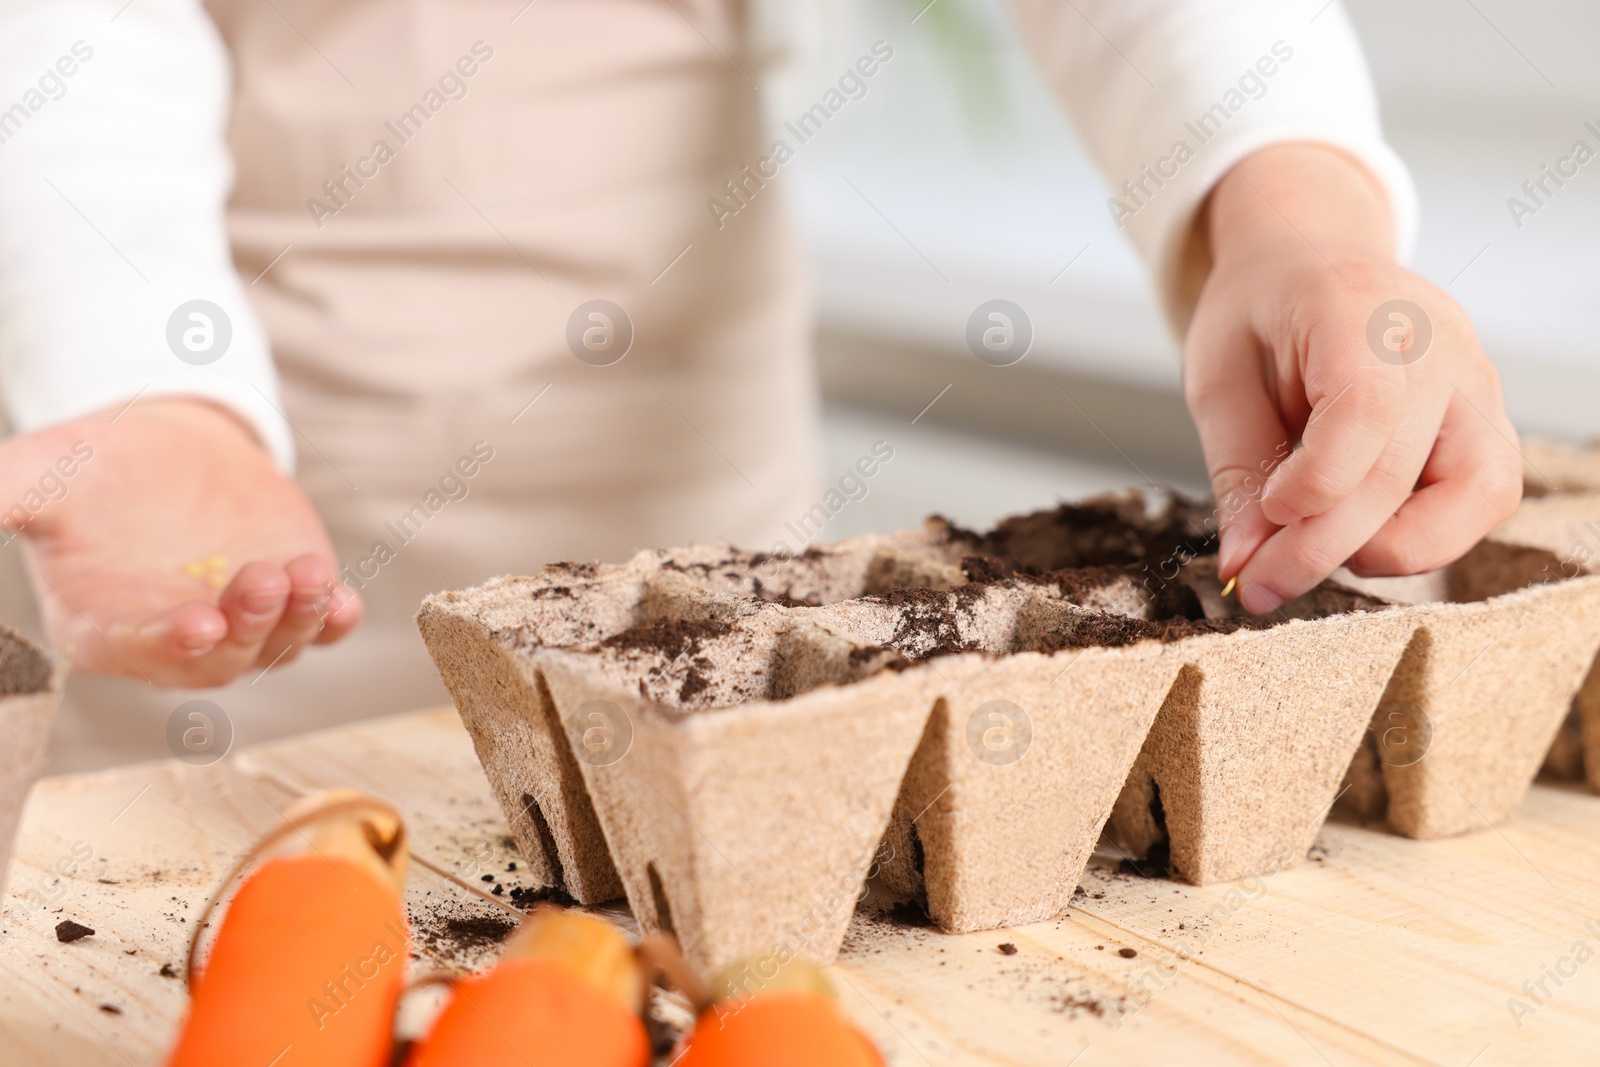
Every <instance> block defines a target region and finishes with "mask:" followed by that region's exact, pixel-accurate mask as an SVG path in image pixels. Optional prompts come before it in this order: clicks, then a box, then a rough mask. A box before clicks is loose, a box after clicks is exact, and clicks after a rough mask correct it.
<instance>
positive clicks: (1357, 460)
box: [1261, 346, 1406, 526]
mask: <svg viewBox="0 0 1600 1067" xmlns="http://www.w3.org/2000/svg"><path fill="white" fill-rule="evenodd" d="M1326 362H1327V363H1328V364H1329V365H1330V366H1329V367H1328V369H1326V370H1319V372H1318V374H1317V375H1316V377H1317V378H1319V379H1322V380H1324V381H1327V382H1329V383H1330V385H1329V386H1328V387H1327V388H1326V389H1322V390H1321V391H1320V393H1319V394H1316V395H1313V396H1312V397H1311V398H1310V399H1311V400H1312V402H1313V407H1312V412H1311V417H1310V418H1309V419H1307V420H1306V425H1305V429H1304V430H1303V431H1301V435H1300V439H1301V446H1302V447H1300V448H1299V449H1297V450H1296V451H1295V454H1294V455H1293V456H1291V457H1290V458H1289V459H1288V460H1286V461H1285V462H1284V464H1283V466H1282V467H1280V468H1279V469H1278V470H1277V471H1276V472H1275V473H1274V474H1273V476H1272V481H1271V483H1270V484H1268V486H1267V491H1266V493H1265V495H1264V496H1263V497H1262V501H1261V510H1262V513H1263V514H1264V515H1266V517H1267V518H1268V519H1270V520H1271V521H1273V522H1275V523H1277V524H1278V525H1280V526H1287V525H1289V524H1290V523H1292V522H1295V521H1297V520H1299V519H1304V518H1309V517H1311V516H1313V515H1321V514H1322V513H1323V512H1325V511H1327V510H1328V509H1329V508H1332V507H1333V506H1334V505H1336V504H1338V503H1339V502H1340V501H1342V500H1344V499H1346V498H1347V497H1349V496H1350V494H1352V493H1354V492H1355V491H1356V488H1357V487H1358V486H1359V485H1361V483H1362V481H1363V480H1365V478H1366V477H1367V474H1368V472H1370V471H1371V470H1372V468H1373V465H1374V464H1376V463H1377V462H1378V458H1379V457H1380V456H1382V455H1383V453H1384V450H1385V449H1386V448H1388V446H1389V441H1390V440H1391V439H1392V438H1393V437H1394V433H1395V430H1396V429H1397V428H1398V427H1399V425H1400V420H1401V419H1402V417H1404V415H1405V385H1406V382H1405V373H1406V372H1405V371H1404V369H1402V368H1400V367H1395V366H1391V365H1389V364H1386V363H1383V362H1381V361H1379V360H1377V359H1375V358H1373V356H1372V354H1371V353H1370V352H1368V351H1366V349H1365V347H1364V346H1363V347H1362V348H1361V349H1360V351H1358V352H1357V351H1352V352H1347V353H1341V355H1340V356H1339V357H1338V358H1334V359H1331V360H1328V361H1326ZM1340 382H1342V383H1343V384H1338V383H1340ZM1335 385H1337V388H1335V387H1334V386H1335ZM1307 388H1308V389H1315V388H1316V387H1315V386H1313V384H1312V383H1311V382H1309V381H1308V382H1307Z"/></svg>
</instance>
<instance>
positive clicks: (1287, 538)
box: [1239, 432, 1433, 615]
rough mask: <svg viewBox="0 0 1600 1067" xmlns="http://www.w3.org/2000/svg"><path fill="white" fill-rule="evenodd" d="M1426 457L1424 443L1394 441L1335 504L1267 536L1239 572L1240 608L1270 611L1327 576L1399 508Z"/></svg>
mask: <svg viewBox="0 0 1600 1067" xmlns="http://www.w3.org/2000/svg"><path fill="white" fill-rule="evenodd" d="M1412 436H1413V437H1417V436H1420V435H1417V434H1413V435H1412ZM1432 438H1433V434H1432V433H1431V432H1430V433H1428V434H1427V435H1426V441H1431V440H1432ZM1427 458H1428V450H1427V444H1426V443H1418V442H1417V441H1416V440H1404V439H1397V441H1396V443H1395V444H1394V445H1393V446H1391V448H1390V450H1389V451H1388V452H1387V453H1385V454H1384V456H1383V457H1382V458H1380V459H1379V461H1378V463H1376V464H1374V466H1373V468H1372V470H1371V471H1369V472H1368V474H1367V478H1366V480H1364V481H1363V482H1362V483H1361V485H1360V486H1359V487H1357V489H1356V491H1355V492H1353V493H1351V494H1350V496H1348V497H1346V498H1345V499H1344V500H1343V501H1342V502H1341V503H1339V504H1336V505H1334V506H1333V507H1332V508H1330V509H1329V510H1327V511H1325V512H1323V513H1322V514H1320V515H1313V516H1311V517H1310V518H1307V519H1301V520H1300V521H1298V522H1296V523H1293V524H1291V525H1289V526H1286V527H1284V528H1283V529H1281V530H1279V531H1278V532H1277V533H1275V534H1273V535H1272V536H1271V537H1270V538H1269V539H1268V540H1267V542H1266V543H1265V544H1263V545H1262V546H1261V548H1260V549H1259V550H1258V551H1257V552H1256V554H1255V555H1254V556H1253V557H1251V559H1250V562H1249V563H1247V564H1246V565H1245V568H1244V570H1243V571H1241V572H1240V574H1239V602H1240V604H1242V605H1243V606H1244V607H1245V609H1246V610H1248V611H1252V612H1255V613H1256V614H1258V615H1260V614H1266V613H1267V612H1271V611H1276V610H1277V609H1278V608H1279V607H1280V606H1281V605H1282V604H1283V602H1284V601H1286V600H1291V599H1293V598H1294V597H1297V596H1299V595H1300V594H1302V593H1304V592H1306V591H1307V590H1309V589H1311V588H1313V587H1314V586H1315V585H1316V584H1317V583H1318V582H1320V581H1322V580H1323V579H1324V578H1326V577H1328V575H1330V574H1332V573H1333V571H1334V569H1335V568H1336V567H1338V566H1339V565H1340V564H1342V563H1343V562H1344V561H1345V560H1347V559H1349V558H1350V557H1351V556H1352V555H1354V554H1355V553H1356V551H1357V550H1358V549H1360V548H1361V546H1362V545H1364V544H1366V543H1367V541H1368V540H1370V539H1371V537H1372V535H1373V534H1374V533H1376V532H1377V530H1378V529H1379V528H1381V527H1382V526H1383V524H1384V523H1385V522H1387V521H1388V520H1389V518H1390V517H1391V516H1393V515H1394V513H1395V512H1396V511H1397V510H1398V509H1399V508H1400V505H1401V504H1402V503H1403V502H1404V501H1405V499H1406V498H1407V496H1409V495H1410V493H1411V491H1412V489H1413V487H1414V486H1415V485H1416V480H1417V477H1418V475H1419V474H1420V473H1421V471H1422V468H1423V465H1424V463H1425V462H1426V461H1427Z"/></svg>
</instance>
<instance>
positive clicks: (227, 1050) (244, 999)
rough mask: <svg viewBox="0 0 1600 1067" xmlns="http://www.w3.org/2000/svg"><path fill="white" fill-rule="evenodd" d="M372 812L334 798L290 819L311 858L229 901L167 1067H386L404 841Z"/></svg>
mask: <svg viewBox="0 0 1600 1067" xmlns="http://www.w3.org/2000/svg"><path fill="white" fill-rule="evenodd" d="M374 803H375V802H369V801H366V800H365V798H351V797H350V796H349V795H348V794H339V795H336V796H333V797H328V796H319V797H317V798H313V799H312V800H311V801H310V802H309V803H308V804H305V805H296V807H295V808H292V809H291V811H290V819H289V824H290V826H291V827H292V829H293V831H294V832H296V833H304V834H305V835H307V837H308V839H309V842H310V844H311V845H312V847H313V850H312V851H310V852H307V853H305V854H303V855H292V856H278V857H275V858H273V859H269V860H267V861H266V862H265V863H263V864H261V866H260V867H258V868H256V870H255V871H254V872H253V873H252V874H251V875H250V876H249V878H247V879H246V880H245V882H244V884H243V885H242V886H241V887H240V889H239V891H238V893H237V894H236V895H235V896H234V899H233V902H232V903H231V904H230V906H229V907H228V911H227V914H226V915H225V916H224V918H223V922H222V928H221V930H220V932H219V933H218V934H217V938H216V942H215V944H214V946H213V947H212V950H211V954H210V957H209V959H208V960H207V961H206V964H205V967H204V970H203V972H202V973H201V974H200V975H199V977H198V978H197V979H194V980H193V981H192V983H191V985H192V989H193V1000H192V1003H191V1005H190V1010H189V1017H188V1019H187V1020H186V1022H185V1024H184V1028H183V1032H182V1034H181V1035H180V1036H179V1038H178V1046H177V1048H176V1049H175V1050H174V1051H173V1054H172V1058H171V1060H169V1061H168V1063H169V1067H217V1065H219V1064H259V1065H261V1067H267V1065H269V1064H270V1065H272V1067H386V1065H387V1064H388V1063H389V1062H390V1061H391V1059H392V1057H393V1018H394V1010H395V1005H396V1003H397V1002H398V1000H399V997H400V992H401V990H402V988H403V987H404V983H405V970H406V957H407V953H408V934H407V930H406V920H405V913H404V910H403V907H402V904H401V900H400V891H399V887H400V885H401V884H402V883H403V881H404V877H405V876H404V868H405V849H404V829H403V827H402V826H401V825H400V822H399V817H398V816H397V815H395V814H394V813H393V812H392V810H391V809H388V808H387V807H386V806H381V807H374V806H372V805H373V804H374ZM308 813H309V814H308ZM318 819H320V820H321V821H320V822H317V821H316V820H318ZM287 836H288V834H287V833H283V832H280V833H279V834H277V835H274V838H272V839H269V842H268V843H271V842H272V841H273V840H282V839H283V838H285V837H287ZM262 847H263V846H258V848H257V850H256V851H260V850H261V849H262ZM230 881H231V879H230ZM224 888H226V886H224ZM220 892H221V890H219V894H220ZM207 910H208V911H209V908H208V909H207ZM202 920H203V917H202ZM199 933H200V931H199V930H198V929H197V930H196V940H198V937H199ZM192 969H193V958H192V950H191V970H192Z"/></svg>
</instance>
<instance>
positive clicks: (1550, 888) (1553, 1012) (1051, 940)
mask: <svg viewBox="0 0 1600 1067" xmlns="http://www.w3.org/2000/svg"><path fill="white" fill-rule="evenodd" d="M334 785H339V786H347V787H351V788H356V789H361V790H365V791H367V792H371V793H374V794H376V795H378V796H382V797H384V798H386V799H388V800H389V801H391V802H392V803H394V804H396V805H397V806H398V807H399V808H400V809H401V810H402V811H404V812H405V814H406V816H407V818H408V819H409V821H410V825H411V829H412V835H413V856H414V865H413V875H412V878H411V882H410V886H409V891H408V898H409V899H408V905H409V908H410V911H411V914H412V918H413V922H414V924H415V928H416V931H417V934H416V951H417V955H418V960H417V961H416V962H415V966H416V967H417V968H418V969H419V970H427V969H434V968H438V969H459V968H471V967H476V966H481V965H483V964H485V963H487V962H488V961H489V960H491V959H492V958H493V956H494V953H495V951H496V945H497V940H498V938H499V937H500V936H503V934H504V932H505V931H507V930H509V928H510V924H511V923H513V922H514V921H515V917H514V916H515V911H514V909H513V908H512V907H511V905H510V903H509V901H510V900H512V899H513V898H515V899H517V900H519V901H522V902H526V900H527V899H528V898H527V896H526V894H527V893H529V892H530V891H531V889H532V888H533V887H531V886H528V885H526V884H525V883H523V882H522V881H520V880H519V868H520V866H521V865H520V864H519V862H518V860H519V858H518V856H517V855H516V852H515V846H514V845H513V844H512V842H511V839H510V838H509V836H508V835H507V832H506V827H505V823H504V820H503V818H502V816H501V813H500V811H499V808H498V807H497V806H496V804H495V802H494V800H493V798H492V797H491V795H490V792H489V787H488V784H487V782H486V781H485V780H484V778H483V774H482V772H481V771H480V770H479V768H478V765H477V761H476V759H475V757H474V756H473V753H472V748H471V745H470V743H469V742H468V740H467V737H466V734H465V733H464V732H463V731H462V730H461V728H460V726H459V724H458V722H457V721H456V718H455V714H454V712H453V711H451V710H449V709H443V710H435V711H424V712H417V713H414V714H410V715H404V716H397V717H393V718H388V719H379V720H373V721H370V722H366V723H362V724H359V725H356V726H351V727H345V728H341V729H337V730H330V731H326V732H323V733H317V734H311V735H306V736H303V737H298V738H293V739H290V740H287V741H282V742H278V743H276V744H272V745H268V746H265V747H261V748H256V749H252V750H248V751H245V752H241V753H238V754H235V755H234V756H232V757H230V758H228V759H225V760H223V761H221V762H219V763H216V764H214V765H212V766H207V767H195V766H189V765H186V764H183V763H179V762H177V761H171V762H161V763H150V764H138V765H133V766H128V767H122V768H117V769H115V770H111V771H105V772H102V773H98V774H88V775H71V776H63V777H58V778H51V779H46V780H44V781H42V782H40V783H39V785H38V786H37V787H36V789H35V791H34V793H33V796H32V799H31V801H30V803H29V807H28V810H27V814H26V817H25V820H24V824H23V828H22V832H21V835H20V838H19V842H18V850H17V858H16V861H15V863H14V865H13V870H12V873H11V879H10V883H9V885H8V886H7V893H6V896H5V899H4V908H3V911H0V1043H3V1044H0V1062H3V1063H5V1064H8V1065H16V1067H31V1065H34V1064H51V1065H55V1064H71V1065H75V1067H76V1065H82V1067H100V1065H107V1067H113V1065H121V1067H144V1065H154V1064H158V1063H160V1062H161V1059H162V1056H163V1054H164V1052H165V1050H166V1048H167V1046H168V1044H169V1042H170V1041H171V1039H172V1036H173V1034H174V1030H175V1027H176V1026H177V1024H178V1022H179V1021H180V1019H181V1018H182V1013H183V1010H184V1003H185V994H184V989H183V983H182V980H181V978H179V977H169V976H168V975H181V974H182V971H183V966H184V956H185V952H186V949H187V945H188V940H189V936H190V932H191V923H192V922H193V921H194V917H195V915H196V913H197V912H198V911H199V909H200V908H201V907H202V906H203V904H204V902H205V899H206V897H207V896H208V894H209V893H210V891H211V889H212V888H213V886H214V885H215V883H216V882H217V881H218V880H219V879H220V878H222V877H223V875H224V874H225V873H226V872H227V870H228V868H229V867H230V866H231V865H232V863H233V862H234V861H235V859H237V857H238V856H239V855H240V854H241V853H242V852H243V851H244V850H245V849H246V848H247V847H248V846H249V844H250V842H251V841H252V840H253V839H254V838H255V837H256V836H257V835H259V834H260V833H262V832H263V831H265V830H267V829H269V828H270V827H272V826H273V825H274V824H275V823H276V822H277V821H278V819H279V813H280V812H281V810H282V808H283V807H284V806H285V805H286V804H287V803H288V802H289V801H290V800H291V799H292V798H293V797H295V796H296V795H298V794H300V793H303V792H306V791H308V790H312V789H316V788H320V787H324V786H334ZM1126 866H1127V865H1126V864H1119V863H1117V862H1116V858H1115V857H1114V856H1112V857H1097V858H1096V860H1095V861H1094V863H1093V865H1092V866H1091V868H1090V870H1089V871H1088V873H1087V874H1086V875H1085V876H1084V879H1083V882H1082V885H1081V887H1080V888H1081V891H1080V893H1079V895H1078V896H1077V897H1076V898H1075V902H1074V907H1073V908H1072V909H1071V910H1070V911H1069V912H1067V913H1066V914H1065V915H1062V916H1060V917H1058V918H1057V919H1054V920H1051V921H1048V922H1043V923H1036V924H1033V925H1030V926H1025V927H1019V928H1016V929H1010V930H997V931H989V932H986V933H981V934H968V935H961V936H946V935H943V934H940V933H938V932H937V931H935V930H933V929H930V928H927V927H925V926H920V925H916V923H915V921H914V920H910V921H908V920H906V919H904V918H901V917H898V916H900V915H901V914H902V913H904V912H905V911H906V910H907V909H905V908H903V907H902V908H900V909H898V910H890V909H889V907H888V905H889V904H890V903H891V902H889V901H884V900H881V899H880V898H879V894H878V893H877V892H876V891H874V892H873V893H871V894H869V895H868V897H867V899H866V900H865V901H864V902H863V905H862V906H861V907H860V908H859V909H858V911H857V915H856V917H855V919H854V921H853V923H852V926H851V929H850V933H849V936H848V938H847V940H846V944H845V951H844V953H843V955H842V957H841V959H840V961H839V963H838V964H837V965H836V966H835V967H834V968H832V972H831V973H832V976H833V978H834V981H835V984H836V985H837V987H838V989H839V991H840V995H841V998H842V999H843V1001H844V1002H845V1004H846V1005H847V1006H848V1007H849V1009H850V1011H851V1012H852V1013H853V1014H854V1016H855V1017H856V1018H857V1019H858V1020H859V1021H860V1022H861V1024H862V1025H863V1026H864V1027H865V1028H866V1029H867V1030H869V1031H870V1032H871V1033H872V1034H873V1035H874V1036H875V1037H876V1038H877V1040H878V1041H879V1043H880V1045H881V1046H882V1048H883V1049H884V1052H885V1055H886V1057H887V1059H888V1060H889V1062H890V1063H891V1064H893V1065H895V1067H916V1065H923V1064H926V1065H929V1067H945V1065H957V1064H960V1065H969V1064H970V1065H978V1064H984V1065H1019V1067H1020V1065H1027V1067H1036V1065H1037V1067H1045V1065H1050V1067H1067V1065H1081V1067H1095V1065H1097V1064H1163V1065H1165V1064H1172V1063H1182V1064H1184V1065H1185V1067H1204V1065H1210V1064H1263V1065H1265V1064H1285V1065H1288V1064H1307V1065H1317V1064H1332V1065H1339V1067H1343V1065H1345V1064H1351V1065H1356V1064H1438V1065H1442V1067H1468V1065H1469V1064H1470V1065H1472V1067H1495V1065H1503V1064H1557V1063H1585V1062H1595V1060H1596V1058H1597V1057H1600V1052H1597V1051H1596V1050H1597V1049H1600V963H1596V956H1597V955H1600V797H1595V796H1591V795H1589V794H1588V793H1586V792H1583V791H1581V790H1580V789H1578V788H1576V787H1566V786H1552V785H1545V784H1542V783H1541V784H1540V785H1537V786H1535V788H1534V789H1533V791H1532V793H1531V795H1530V796H1529V798H1528V800H1527V802H1526V803H1525V804H1524V805H1523V808H1522V810H1521V812H1520V813H1519V814H1518V816H1517V818H1516V819H1515V820H1513V821H1512V822H1511V823H1510V824H1508V825H1506V826H1505V827H1502V828H1500V829H1494V828H1491V827H1489V826H1488V825H1487V824H1485V826H1484V828H1483V829H1482V830H1481V831H1478V832H1474V833H1469V834H1467V835H1465V836H1461V837H1456V838H1450V839H1446V840H1440V841H1425V842H1419V841H1410V840H1406V839H1403V838H1400V837H1396V836H1393V835H1391V834H1389V833H1387V832H1386V831H1385V830H1383V828H1382V827H1378V826H1374V827H1362V826H1360V825H1357V824H1356V823H1354V822H1352V821H1349V820H1343V819H1341V818H1340V817H1338V816H1336V817H1335V818H1334V820H1333V821H1331V822H1330V823H1329V824H1328V825H1327V826H1326V827H1325V828H1324V829H1323V830H1322V833H1321V835H1320V837H1319V838H1318V841H1317V845H1316V846H1315V848H1314V849H1313V850H1312V855H1311V858H1310V859H1309V860H1308V861H1307V862H1305V863H1302V864H1300V865H1299V866H1297V867H1293V868H1290V869H1287V870H1282V871H1279V872H1277V873H1274V874H1269V875H1265V876H1262V877H1260V878H1257V879H1250V880H1246V881H1243V882H1236V883H1228V884H1223V885H1214V886H1209V887H1206V888H1204V889H1200V888H1194V887H1191V886H1183V885H1176V884H1174V883H1172V882H1168V881H1166V880H1164V879H1160V878H1144V877H1140V876H1139V875H1138V874H1137V873H1134V872H1132V871H1124V870H1122V869H1120V868H1125V867H1126ZM496 888H498V889H499V890H500V892H499V894H498V895H496V893H495V890H496ZM624 918H625V916H624ZM65 919H70V920H73V921H75V922H79V923H83V924H84V925H87V926H90V927H92V928H93V929H94V930H95V934H94V935H93V936H92V937H86V938H84V939H82V940H79V941H75V942H72V943H70V944H63V943H61V942H59V941H58V940H57V938H56V934H55V927H56V924H57V923H59V922H61V921H62V920H65ZM1590 924H1593V925H1592V926H1591V925H1590ZM1002 946H1006V947H1004V948H1003V947H1002ZM1013 950H1014V951H1013ZM263 1067H265V1065H263Z"/></svg>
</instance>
